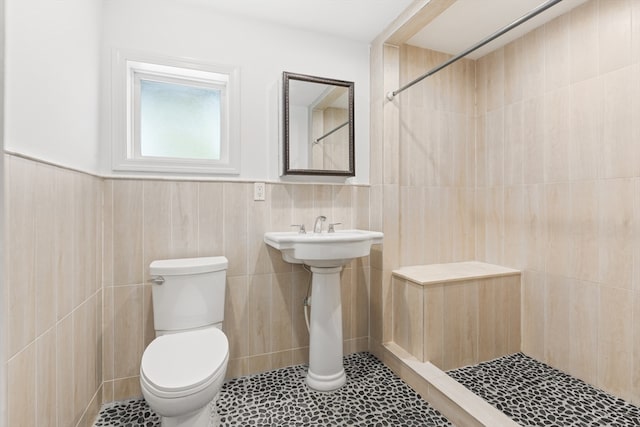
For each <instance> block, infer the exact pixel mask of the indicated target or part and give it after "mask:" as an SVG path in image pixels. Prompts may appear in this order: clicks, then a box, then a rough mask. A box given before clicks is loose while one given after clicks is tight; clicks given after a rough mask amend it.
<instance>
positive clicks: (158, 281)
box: [149, 276, 164, 285]
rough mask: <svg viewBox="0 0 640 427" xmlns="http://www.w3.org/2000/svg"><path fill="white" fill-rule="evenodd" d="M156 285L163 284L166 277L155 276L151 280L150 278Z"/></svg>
mask: <svg viewBox="0 0 640 427" xmlns="http://www.w3.org/2000/svg"><path fill="white" fill-rule="evenodd" d="M149 281H150V282H151V283H153V284H154V285H162V284H163V283H164V277H162V276H153V277H152V278H151V280H149Z"/></svg>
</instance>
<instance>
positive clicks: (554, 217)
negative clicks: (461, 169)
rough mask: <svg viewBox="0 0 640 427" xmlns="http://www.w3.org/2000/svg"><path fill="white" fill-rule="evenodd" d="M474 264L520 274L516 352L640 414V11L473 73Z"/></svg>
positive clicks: (596, 8)
mask: <svg viewBox="0 0 640 427" xmlns="http://www.w3.org/2000/svg"><path fill="white" fill-rule="evenodd" d="M477 95H478V105H477V111H478V127H477V130H478V133H477V159H478V168H477V176H476V179H477V207H478V210H477V212H476V217H477V218H478V240H477V248H476V252H477V255H478V258H479V259H481V260H485V261H487V262H493V263H499V264H503V265H507V266H511V267H515V268H519V269H522V270H524V275H523V278H524V281H523V298H522V302H523V342H522V345H523V351H524V352H525V353H526V354H528V355H530V356H533V357H535V358H537V359H539V360H542V361H545V362H547V363H549V364H551V365H553V366H554V367H556V368H559V369H561V370H565V371H567V372H569V373H570V374H573V375H575V376H577V377H579V378H581V379H583V380H585V381H587V382H589V383H591V384H594V385H597V386H598V387H601V388H603V389H605V390H607V391H609V392H612V393H614V394H616V395H618V396H621V397H623V398H625V399H628V400H631V401H633V402H634V403H636V404H638V403H640V387H639V385H640V323H639V322H638V319H639V316H640V274H639V272H640V269H639V268H638V265H639V263H640V233H639V230H640V228H639V225H640V145H638V141H639V138H640V120H638V118H639V117H640V2H637V1H632V0H600V1H595V0H594V1H590V2H587V3H585V4H584V5H582V6H580V7H578V8H576V9H574V10H572V11H571V12H570V13H568V14H565V15H563V16H561V17H559V18H557V19H555V20H553V21H551V22H549V23H548V24H546V25H545V26H543V27H540V28H538V29H536V30H534V31H532V32H530V33H528V34H527V35H525V36H524V37H522V38H520V39H517V40H515V41H514V42H512V43H510V44H508V45H507V46H505V47H504V48H502V49H499V50H497V51H495V52H493V53H491V54H489V55H487V56H485V57H483V58H481V59H479V60H478V62H477Z"/></svg>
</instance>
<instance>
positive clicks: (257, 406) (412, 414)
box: [95, 353, 451, 427]
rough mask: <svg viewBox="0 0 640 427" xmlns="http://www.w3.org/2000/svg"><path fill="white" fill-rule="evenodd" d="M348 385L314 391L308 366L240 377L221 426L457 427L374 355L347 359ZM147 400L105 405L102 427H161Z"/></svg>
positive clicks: (224, 403) (231, 386)
mask: <svg viewBox="0 0 640 427" xmlns="http://www.w3.org/2000/svg"><path fill="white" fill-rule="evenodd" d="M344 367H345V371H346V373H347V378H348V380H347V384H346V385H345V386H344V387H342V388H340V389H339V390H336V391H333V392H328V393H327V392H316V391H312V390H309V388H308V387H307V385H306V384H305V382H304V379H305V375H306V371H307V366H305V365H298V366H290V367H287V368H282V369H278V370H275V371H270V372H265V373H263V374H257V375H251V376H246V377H241V378H235V379H232V380H230V381H227V382H226V383H225V384H224V386H223V387H222V391H221V392H220V397H219V399H218V401H217V404H216V408H217V411H218V414H219V417H220V423H221V426H376V427H378V426H380V427H382V426H393V427H396V426H425V427H426V426H433V427H439V426H451V424H450V423H449V422H448V421H447V419H446V418H444V417H443V416H442V415H441V414H440V413H439V412H437V411H436V410H435V409H433V408H432V407H431V406H429V404H428V403H427V402H425V401H424V400H422V398H420V396H419V395H418V394H417V393H416V392H414V391H413V390H412V389H411V388H410V387H409V386H408V385H407V384H406V383H404V382H403V381H402V380H401V379H400V378H398V377H397V376H395V374H394V373H393V372H391V370H389V368H387V367H386V366H384V364H382V362H380V361H379V360H378V359H376V357H375V356H373V355H371V354H370V353H356V354H351V355H349V356H347V357H345V360H344ZM159 425H160V422H159V420H158V417H157V416H156V415H155V414H153V412H151V411H150V409H149V407H148V406H147V405H146V403H145V402H144V400H132V401H126V402H117V403H114V404H109V405H105V407H103V409H102V411H101V412H100V415H99V417H98V420H97V422H96V424H95V426H96V427H99V426H100V427H102V426H113V427H120V426H123V427H125V426H126V427H143V426H144V427H159Z"/></svg>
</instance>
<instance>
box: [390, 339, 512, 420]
mask: <svg viewBox="0 0 640 427" xmlns="http://www.w3.org/2000/svg"><path fill="white" fill-rule="evenodd" d="M379 350H380V351H379V354H378V356H382V357H381V360H382V361H383V362H384V363H385V364H386V365H387V366H388V367H389V368H390V369H391V370H392V371H394V372H395V373H396V375H398V376H399V377H400V378H402V379H403V380H404V381H405V382H407V383H408V384H409V385H410V386H411V387H412V388H413V389H414V390H415V391H416V392H418V393H419V394H420V396H422V398H423V399H425V400H426V401H427V402H429V403H430V404H431V405H432V406H433V407H434V408H436V409H437V410H438V411H439V412H440V413H442V414H443V415H444V416H445V417H447V418H448V419H449V421H451V422H452V423H454V424H455V425H457V426H465V427H466V426H487V427H519V426H520V425H519V424H518V423H516V422H515V421H513V420H512V419H511V418H509V417H507V416H506V415H505V414H503V413H502V412H500V411H499V410H498V409H496V408H494V407H493V406H491V404H489V403H488V402H486V401H485V400H483V399H482V398H481V397H479V396H477V395H475V394H474V393H473V392H471V391H470V390H469V389H467V388H466V387H464V386H463V385H462V384H460V383H458V382H457V381H456V380H454V379H453V378H451V377H449V376H448V375H447V374H446V373H445V372H444V371H442V370H440V369H439V368H438V367H437V366H435V365H434V364H432V363H431V362H420V361H419V360H418V359H416V358H415V357H413V356H411V355H410V354H409V353H407V352H406V351H405V350H403V349H402V348H401V347H399V346H398V345H396V344H395V343H393V342H388V343H385V344H383V345H381V346H380V348H379Z"/></svg>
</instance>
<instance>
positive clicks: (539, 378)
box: [447, 353, 640, 427]
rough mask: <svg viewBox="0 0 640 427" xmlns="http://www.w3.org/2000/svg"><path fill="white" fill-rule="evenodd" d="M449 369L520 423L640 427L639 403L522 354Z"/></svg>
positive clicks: (593, 426) (525, 424)
mask: <svg viewBox="0 0 640 427" xmlns="http://www.w3.org/2000/svg"><path fill="white" fill-rule="evenodd" d="M447 374H449V376H451V377H452V378H454V379H455V380H456V381H458V382H459V383H461V384H463V385H464V386H465V387H467V388H468V389H469V390H471V391H473V392H474V393H475V394H477V395H478V396H480V397H482V398H483V399H485V400H486V401H487V402H489V403H490V404H492V405H493V406H495V407H496V408H498V409H499V410H501V411H502V412H504V413H505V414H507V415H508V416H509V417H511V418H512V419H513V420H514V421H516V422H517V423H518V424H520V425H522V426H558V427H567V426H577V427H596V426H597V427H605V426H612V427H613V426H615V427H625V426H640V408H638V407H636V406H633V405H631V404H630V403H628V402H625V401H624V400H622V399H619V398H617V397H615V396H612V395H610V394H607V393H605V392H603V391H601V390H599V389H597V388H595V387H593V386H591V385H589V384H587V383H585V382H583V381H581V380H579V379H576V378H574V377H572V376H570V375H568V374H565V373H563V372H561V371H559V370H557V369H554V368H552V367H550V366H548V365H545V364H544V363H541V362H538V361H537V360H535V359H532V358H530V357H528V356H526V355H524V354H522V353H516V354H512V355H509V356H504V357H501V358H499V359H495V360H492V361H489V362H484V363H480V364H478V365H474V366H469V367H464V368H460V369H455V370H452V371H449V372H447Z"/></svg>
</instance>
